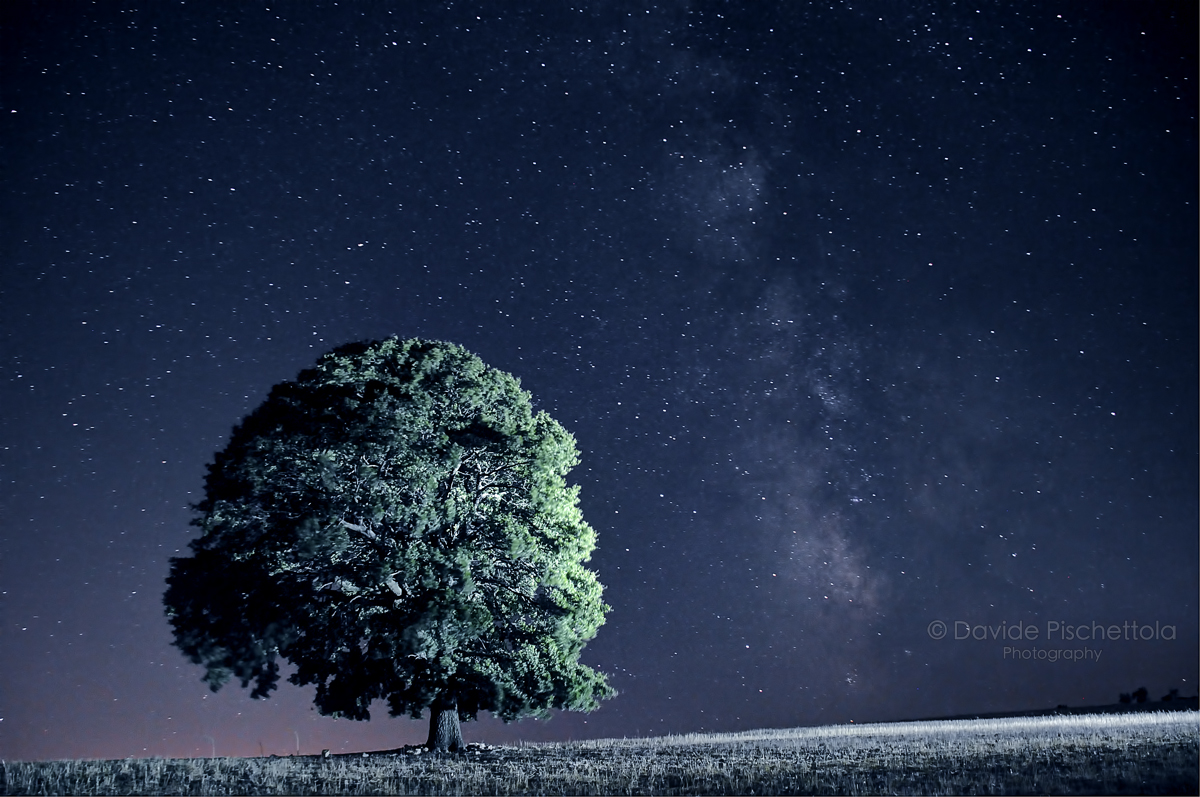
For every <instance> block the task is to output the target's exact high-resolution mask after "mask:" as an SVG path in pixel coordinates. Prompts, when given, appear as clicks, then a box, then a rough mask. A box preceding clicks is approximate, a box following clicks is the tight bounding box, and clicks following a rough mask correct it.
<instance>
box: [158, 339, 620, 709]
mask: <svg viewBox="0 0 1200 797" xmlns="http://www.w3.org/2000/svg"><path fill="white" fill-rule="evenodd" d="M577 462H578V452H577V451H576V448H575V440H574V438H572V436H571V435H570V434H569V433H568V432H567V431H566V430H565V429H563V428H562V426H560V425H559V424H558V423H557V422H556V421H554V420H553V419H552V418H550V416H549V415H547V414H546V413H544V412H537V413H534V412H533V409H532V405H531V403H530V396H529V394H528V393H527V392H525V391H523V390H522V389H521V387H520V383H519V382H518V381H517V379H516V378H514V377H513V376H511V375H509V374H507V373H504V372H502V371H498V370H496V369H493V368H490V367H488V366H487V365H485V364H484V363H483V362H482V361H481V360H480V359H479V358H478V357H476V356H475V355H473V354H471V353H470V352H468V351H466V350H465V349H463V348H461V347H459V346H456V345H453V344H449V343H441V342H431V341H424V340H416V339H414V340H404V341H401V340H398V339H395V338H392V339H388V340H384V341H376V342H370V343H355V344H351V345H348V346H344V347H342V348H339V349H337V350H335V351H333V352H330V353H329V354H326V355H325V356H323V357H322V358H321V359H320V360H319V361H318V363H317V365H316V367H315V368H312V369H310V370H306V371H304V372H302V373H301V374H300V376H299V377H298V378H297V379H296V381H294V382H284V383H282V384H279V385H276V386H275V388H273V389H272V391H271V393H270V395H269V396H268V398H267V400H266V401H265V402H264V403H263V404H262V406H260V407H259V408H258V409H257V410H255V411H254V412H253V413H252V414H251V415H250V416H248V417H247V418H246V419H245V420H244V421H243V422H242V423H241V425H239V426H238V427H237V428H236V429H235V430H234V432H233V436H232V439H231V440H230V442H229V445H228V446H227V447H226V448H225V450H224V451H222V452H220V453H219V454H217V456H216V459H215V461H214V462H213V464H212V465H210V466H209V471H208V476H207V479H206V493H205V497H204V500H203V501H201V502H200V503H199V504H197V505H196V509H197V511H198V517H197V518H196V519H195V520H194V521H193V523H194V525H196V526H198V527H199V528H200V530H201V531H202V532H203V534H202V536H201V537H200V538H199V539H197V540H195V541H193V542H192V543H191V548H192V551H193V553H194V555H193V556H191V557H185V558H176V559H172V560H171V574H170V576H169V578H168V579H167V583H168V589H167V592H166V595H165V598H164V603H165V606H166V611H167V615H168V617H169V618H170V622H171V625H172V627H173V629H174V633H175V644H176V645H177V646H178V647H179V648H180V649H181V650H182V651H183V652H184V653H185V654H186V655H187V656H188V657H189V658H190V659H191V660H192V661H193V662H195V663H197V664H202V665H204V667H205V668H206V675H205V680H206V681H207V682H208V683H209V685H210V686H211V687H212V688H213V690H214V691H215V690H216V689H218V688H220V687H221V686H222V685H223V684H224V683H226V682H227V681H228V680H229V679H230V678H235V677H236V678H238V679H239V680H240V681H241V684H242V686H243V687H246V686H249V685H250V684H251V683H252V682H253V684H254V689H253V692H252V694H253V696H255V697H266V696H267V695H268V694H269V693H270V692H271V691H272V690H273V689H274V688H275V687H276V685H277V682H278V680H279V666H278V660H279V659H280V658H282V659H285V660H287V661H290V662H291V663H292V664H293V665H295V672H294V673H293V674H292V675H291V676H290V677H289V680H291V681H292V682H293V683H296V684H299V685H304V684H316V686H317V695H316V705H317V708H318V709H319V710H320V711H321V712H322V713H323V714H331V715H335V716H344V717H349V718H353V719H367V718H369V713H368V707H369V705H370V704H371V702H372V701H373V700H375V699H383V700H386V701H387V703H388V706H389V709H390V712H391V713H392V714H393V715H402V714H409V715H410V716H412V717H420V716H421V712H422V710H423V709H425V708H427V707H429V706H431V705H432V704H433V702H434V700H435V699H437V698H439V697H440V698H442V699H443V700H448V701H455V702H456V703H457V706H458V710H459V715H460V716H461V717H462V718H464V719H468V718H474V717H475V716H476V714H477V712H478V711H481V710H485V711H491V712H493V713H494V714H496V715H498V716H500V717H502V718H504V719H505V720H509V719H515V718H518V717H522V716H529V715H544V714H545V713H546V712H547V711H548V710H549V709H551V708H565V709H576V710H585V711H586V710H591V709H593V708H595V707H596V706H597V705H598V701H599V700H600V699H602V698H605V697H609V696H612V695H613V694H615V693H614V692H613V690H612V689H611V688H610V687H609V686H608V684H607V682H606V681H605V678H604V676H603V675H601V674H599V673H597V672H595V671H593V670H592V669H590V668H588V667H586V666H584V665H582V664H580V663H579V662H578V657H579V655H580V652H581V651H582V649H583V647H584V645H585V644H586V643H587V642H588V641H589V640H590V639H592V638H593V637H594V636H595V634H596V631H597V629H598V628H599V626H600V625H601V624H602V623H603V622H604V614H605V613H606V612H607V611H608V607H607V606H605V605H604V604H603V603H602V601H601V591H602V589H603V588H602V586H601V585H600V583H599V582H598V581H597V579H596V576H595V574H594V573H593V572H591V571H590V570H588V569H586V568H585V567H584V562H586V561H587V560H588V558H589V557H590V555H591V551H592V550H593V548H594V547H595V540H596V535H595V532H594V531H593V530H592V529H591V527H590V526H588V525H587V523H585V522H584V520H583V517H582V515H581V513H580V511H579V507H578V488H577V487H571V486H568V485H567V482H566V476H567V473H568V472H569V471H570V469H571V468H572V467H574V466H575V464H576V463H577Z"/></svg>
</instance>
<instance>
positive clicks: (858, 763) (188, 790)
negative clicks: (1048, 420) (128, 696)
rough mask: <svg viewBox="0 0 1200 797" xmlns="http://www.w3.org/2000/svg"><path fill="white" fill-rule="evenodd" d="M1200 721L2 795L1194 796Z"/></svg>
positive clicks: (832, 729)
mask: <svg viewBox="0 0 1200 797" xmlns="http://www.w3.org/2000/svg"><path fill="white" fill-rule="evenodd" d="M1197 717H1198V715H1197V713H1196V712H1163V713H1153V714H1131V715H1090V716H1073V717H1036V718H1009V719H997V720H956V721H941V722H912V723H888V724H878V725H848V726H847V725H840V726H829V727H821V728H795V729H787V730H765V731H751V732H747V733H736V734H703V735H701V734H689V735H686V736H667V737H660V738H654V739H606V740H599V741H587V742H575V743H559V744H537V745H524V746H520V747H496V746H488V745H471V746H470V747H469V749H468V752H467V753H466V754H463V755H453V756H437V755H430V754H420V753H419V752H418V751H417V749H415V748H412V749H405V750H398V751H390V752H387V753H372V754H357V755H341V756H333V757H331V758H320V757H313V756H309V757H295V758H266V759H264V758H249V759H237V758H215V759H126V760H124V761H56V762H40V763H39V762H19V761H10V762H3V763H2V764H0V769H2V778H0V793H3V794H214V795H227V794H353V795H358V794H1196V793H1197V791H1198V788H1200V783H1198V777H1197V768H1198V766H1200V722H1198V719H1197Z"/></svg>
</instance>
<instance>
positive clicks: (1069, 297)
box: [0, 0, 1200, 759]
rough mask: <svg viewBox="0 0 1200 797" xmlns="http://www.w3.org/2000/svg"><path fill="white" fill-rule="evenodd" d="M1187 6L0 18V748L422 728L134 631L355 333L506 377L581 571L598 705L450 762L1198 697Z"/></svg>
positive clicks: (19, 0)
mask: <svg viewBox="0 0 1200 797" xmlns="http://www.w3.org/2000/svg"><path fill="white" fill-rule="evenodd" d="M268 6H269V8H268ZM1195 14H1196V7H1195V4H1194V3H1192V2H1178V3H1173V2H1155V3H1128V2H1127V3H1104V4H1101V3H1078V2H1076V3H1061V2H1057V3H1056V2H1042V1H1041V0H1038V2H1027V3H997V2H987V3H978V4H968V5H963V4H954V3H949V2H938V3H929V4H922V3H919V2H912V3H908V2H906V3H894V2H891V1H890V0H867V1H866V2H852V3H840V2H838V3H832V4H811V5H810V4H805V3H800V2H782V1H781V2H777V3H721V2H704V1H703V0H695V2H690V3H689V2H666V3H661V4H654V3H644V2H625V1H624V0H604V2H595V3H591V4H584V5H582V6H576V5H572V4H568V3H560V2H557V1H554V2H551V1H550V0H547V1H546V2H525V3H522V2H511V3H510V2H505V3H487V4H485V3H474V4H473V3H459V2H440V3H434V2H405V3H394V4H386V3H353V2H350V3H341V4H333V3H328V2H325V3H320V4H318V3H279V4H278V5H276V4H274V3H271V4H259V3H240V2H238V3H233V2H229V3H218V2H210V1H209V0H205V2H194V3H192V2H189V3H181V2H167V1H166V0H161V1H158V0H156V1H155V2H149V3H135V2H100V3H95V4H93V3H83V2H66V1H65V0H64V1H63V2H52V3H41V2H31V1H30V0H7V1H6V2H4V3H3V4H2V5H0V15H2V17H0V24H2V28H0V36H2V39H0V99H2V105H0V125H2V126H0V146H2V147H3V150H2V157H3V161H2V162H3V164H4V165H3V169H2V172H0V180H2V181H3V190H2V191H0V202H2V203H3V205H2V206H0V223H2V225H3V227H2V230H3V232H2V237H0V240H2V244H0V245H2V246H3V250H2V256H3V260H2V262H3V266H2V267H3V281H2V282H0V363H2V366H0V407H2V412H0V758H8V759H13V758H17V759H31V758H36V759H44V758H69V757H124V756H129V755H134V756H150V755H155V756H200V755H210V754H212V753H213V752H215V753H216V754H217V755H258V754H260V753H265V754H273V753H274V754H288V753H293V752H295V751H296V749H297V747H299V749H300V750H301V752H304V753H310V754H311V753H316V752H319V751H320V750H321V749H322V748H330V749H332V750H334V751H335V752H342V751H355V750H373V749H389V748H394V747H398V746H400V745H402V744H410V743H419V742H423V741H424V739H425V735H426V733H427V723H426V722H425V721H413V720H409V719H403V718H402V719H394V718H390V717H388V716H387V712H386V707H385V706H384V705H382V704H377V709H376V710H375V711H374V712H373V715H374V718H373V719H372V720H371V721H370V722H369V723H355V722H351V721H348V720H334V719H330V718H324V717H320V716H319V715H318V714H317V713H316V712H315V710H313V709H312V707H311V701H312V688H311V687H309V688H305V689H301V688H297V687H294V686H291V685H290V684H286V683H284V684H282V685H281V687H280V689H279V690H278V691H277V692H276V693H275V694H274V695H273V696H272V698H271V699H270V700H267V701H253V700H251V699H250V698H249V696H248V693H247V691H246V690H241V689H239V688H237V685H236V683H235V684H232V685H230V686H227V687H226V688H225V689H224V690H222V691H221V692H219V693H216V694H211V693H209V692H208V690H207V687H206V686H205V685H204V684H203V683H201V681H200V678H201V675H202V674H203V673H202V670H201V668H199V667H198V666H194V665H192V664H190V663H189V662H188V661H187V660H186V659H185V658H184V657H183V656H182V655H181V654H180V653H179V652H178V651H177V650H176V649H175V648H173V647H171V645H170V640H171V636H170V629H169V626H168V624H167V621H166V619H165V617H164V615H163V609H162V602H161V601H162V593H163V590H164V588H165V584H164V578H165V577H166V574H167V570H168V560H169V558H170V557H172V556H176V555H180V554H181V553H182V552H186V544H187V542H188V541H189V540H190V539H191V538H193V537H194V536H195V531H194V529H192V528H191V527H189V525H188V521H189V519H190V518H191V516H192V513H191V511H190V509H189V504H190V503H191V502H194V501H197V500H199V498H200V496H201V491H202V487H203V481H202V480H203V474H204V467H205V465H206V464H207V463H208V462H210V461H211V459H212V456H213V454H214V453H215V452H216V451H217V450H219V449H221V448H222V447H224V445H225V442H226V441H227V440H228V435H229V433H230V430H231V429H232V427H233V425H234V424H235V423H237V422H238V421H239V420H240V419H241V418H242V417H244V416H245V415H246V414H247V413H248V412H250V411H251V410H252V409H253V408H254V407H255V406H257V405H258V403H259V402H261V401H262V400H263V399H264V398H265V397H266V394H267V392H268V390H269V389H270V387H271V386H272V385H273V384H275V383H277V382H280V381H283V380H286V379H291V378H294V377H295V376H296V374H297V373H298V372H299V371H300V370H301V369H303V368H306V367H308V366H310V365H311V364H312V363H313V362H314V361H315V360H316V358H317V357H318V356H319V355H320V354H321V353H323V352H325V351H327V350H329V349H331V348H333V347H335V346H338V345H341V344H343V343H347V342H350V341H354V340H364V339H372V338H382V337H386V336H390V335H399V336H401V337H424V338H433V339H443V340H450V341H454V342H456V343H459V344H462V345H464V346H466V347H467V348H468V349H470V350H472V351H474V352H475V353H477V354H479V355H480V356H481V357H482V358H483V359H484V361H485V362H487V363H488V364H490V365H492V366H495V367H497V368H500V369H503V370H506V371H509V372H511V373H513V374H515V375H516V376H518V377H519V378H520V379H521V381H522V384H523V386H524V387H525V388H526V389H528V390H530V391H531V392H532V394H533V396H534V399H535V404H536V406H537V407H539V408H541V409H545V410H547V411H548V412H549V413H550V414H551V415H552V416H554V417H555V418H556V419H557V420H559V421H560V422H561V423H562V424H563V425H564V426H566V427H567V428H568V429H569V430H570V431H571V432H572V433H573V434H574V435H575V437H576V439H577V441H578V445H579V448H580V450H581V452H582V461H581V464H580V465H579V466H578V467H577V468H576V470H575V471H573V473H572V479H573V480H574V481H576V482H577V483H578V484H580V485H581V487H582V499H581V501H582V508H583V511H584V516H585V518H586V519H587V520H588V521H589V522H590V523H591V524H592V525H593V526H594V527H595V528H596V530H597V532H598V535H599V547H598V548H597V550H596V552H595V554H594V555H593V557H592V560H591V566H592V567H593V568H594V569H595V570H596V571H597V572H598V573H599V576H600V580H601V581H602V582H603V583H604V584H605V585H606V591H605V600H606V602H607V603H609V604H610V605H611V606H612V612H611V613H610V614H609V616H608V621H607V624H606V625H605V626H603V627H602V628H601V629H600V633H599V635H598V636H597V638H596V639H595V640H594V641H593V642H592V643H591V644H590V645H589V646H588V648H587V649H586V650H585V651H584V657H583V660H584V661H585V663H587V664H589V665H591V666H594V667H597V668H598V669H600V670H602V671H604V672H607V673H609V674H610V675H611V681H612V683H613V685H614V686H615V687H616V688H617V689H618V690H619V691H620V692H621V694H620V696H619V697H617V698H615V699H614V700H611V701H609V702H607V703H605V704H604V705H603V707H602V708H601V709H600V710H599V711H597V712H595V713H593V714H591V715H582V714H565V713H564V714H556V715H555V716H554V717H553V718H552V719H550V720H549V721H533V720H528V721H523V722H521V723H517V724H513V725H508V726H505V725H502V724H501V723H500V722H498V721H496V720H493V719H491V718H490V717H484V718H481V720H480V721H479V722H477V723H470V724H466V725H464V728H463V730H464V735H465V737H466V738H467V740H468V741H489V742H504V741H514V740H516V739H567V738H575V739H578V738H584V737H603V736H635V735H658V734H663V733H686V732H696V731H732V730H741V729H750V728H759V727H787V726H796V725H812V724H825V723H840V722H849V721H850V720H854V721H856V722H864V721H874V720H887V719H905V718H914V717H930V716H943V715H947V714H955V713H964V712H983V711H1004V710H1018V709H1025V708H1045V707H1053V706H1055V705H1057V704H1060V703H1066V704H1069V705H1090V704H1102V703H1112V702H1115V701H1116V699H1117V696H1118V694H1119V693H1120V692H1129V691H1132V690H1133V689H1136V688H1137V687H1138V686H1146V687H1147V688H1148V689H1149V690H1150V695H1151V697H1152V698H1157V697H1158V696H1160V695H1162V694H1165V693H1166V692H1167V691H1168V690H1169V689H1172V688H1177V689H1179V690H1180V692H1181V693H1182V694H1185V695H1192V694H1196V692H1197V688H1196V684H1197V677H1198V668H1197V659H1198V647H1197V626H1198V623H1200V620H1198V616H1197V582H1198V564H1197V563H1198V558H1200V551H1198V536H1197V527H1198V506H1197V484H1198V479H1200V473H1198V467H1197V463H1198V448H1197V434H1198V431H1197V359H1198V358H1197V259H1198V253H1197V222H1196V219H1197V205H1196V200H1197V168H1198V165H1197V125H1196V107H1197V90H1196V85H1195V77H1196V72H1197V58H1196V49H1197V47H1196V40H1195V31H1196V18H1195ZM935 620H941V621H943V622H945V623H947V627H948V629H949V633H948V635H947V637H946V638H944V639H940V640H938V639H933V638H931V635H930V633H929V628H930V624H931V623H932V622H933V621H935ZM956 622H962V623H967V624H968V625H969V626H971V627H974V626H976V625H983V624H991V625H993V626H1000V625H1002V624H1004V623H1008V624H1009V625H1010V626H1013V625H1016V624H1018V623H1021V624H1022V626H1021V627H1026V626H1030V625H1033V626H1035V627H1037V628H1039V630H1040V631H1041V638H1039V639H1038V640H1037V641H1036V642H1030V641H1026V640H1018V641H1015V642H1014V641H1005V640H1003V639H1000V640H996V639H987V640H976V639H970V638H968V639H958V640H956V639H954V638H953V636H954V630H955V628H956V626H955V625H954V624H955V623H956ZM1054 622H1057V623H1059V624H1060V625H1062V626H1071V627H1075V626H1078V625H1084V624H1086V625H1087V627H1088V628H1089V629H1090V628H1091V627H1092V624H1093V623H1096V624H1099V625H1102V626H1108V625H1113V624H1128V623H1131V622H1134V623H1138V624H1139V627H1141V626H1145V625H1147V624H1149V625H1150V626H1153V624H1154V623H1158V624H1159V628H1160V631H1161V629H1163V628H1165V627H1167V626H1170V627H1172V628H1173V629H1174V634H1173V635H1174V637H1175V638H1174V639H1163V638H1159V639H1150V640H1144V639H1125V638H1123V637H1122V638H1120V639H1115V640H1113V639H1107V640H1104V641H1100V642H1097V641H1089V642H1078V641H1074V642H1063V641H1061V640H1047V639H1046V633H1047V628H1048V626H1049V624H1051V623H1054ZM1166 635H1167V634H1166V632H1165V631H1161V633H1160V637H1161V636H1166ZM1123 636H1124V632H1123ZM1005 646H1012V647H1015V648H1019V649H1023V650H1028V649H1042V650H1052V649H1072V650H1074V649H1080V650H1091V651H1093V653H1094V652H1097V651H1098V652H1099V659H1098V660H1096V659H1093V658H1089V659H1085V660H1081V661H1061V660H1060V661H1057V662H1051V661H1047V660H1036V659H1029V660H1020V659H1014V658H1013V657H1012V656H1006V655H1005V653H1004V651H1003V648H1004V647H1005ZM1014 655H1015V654H1014ZM1031 655H1037V654H1031ZM1085 655H1092V654H1085Z"/></svg>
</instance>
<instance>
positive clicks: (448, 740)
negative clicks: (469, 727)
mask: <svg viewBox="0 0 1200 797" xmlns="http://www.w3.org/2000/svg"><path fill="white" fill-rule="evenodd" d="M425 746H426V747H428V748H429V749H430V750H432V751H436V752H439V753H456V752H458V751H459V750H462V749H464V748H465V747H466V745H465V744H464V743H463V738H462V727H461V726H460V725H459V723H458V701H456V700H453V699H449V700H448V699H446V698H442V697H438V698H437V699H435V700H434V701H433V705H432V706H430V708H429V741H428V742H426V743H425Z"/></svg>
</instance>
